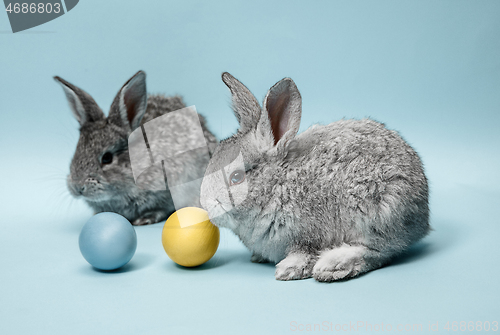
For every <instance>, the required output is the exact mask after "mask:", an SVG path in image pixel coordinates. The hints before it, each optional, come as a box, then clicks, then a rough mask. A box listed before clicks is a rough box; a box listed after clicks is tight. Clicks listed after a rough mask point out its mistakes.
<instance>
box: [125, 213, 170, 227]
mask: <svg viewBox="0 0 500 335" xmlns="http://www.w3.org/2000/svg"><path fill="white" fill-rule="evenodd" d="M167 217H168V215H167V213H165V212H162V211H158V212H148V213H145V214H144V215H142V216H141V217H140V218H137V219H135V220H134V221H132V225H134V226H145V225H150V224H153V223H156V222H160V221H163V220H166V218H167Z"/></svg>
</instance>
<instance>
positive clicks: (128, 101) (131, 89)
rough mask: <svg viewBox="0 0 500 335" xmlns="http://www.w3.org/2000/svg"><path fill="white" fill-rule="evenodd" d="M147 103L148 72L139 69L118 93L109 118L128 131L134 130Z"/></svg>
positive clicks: (138, 124)
mask: <svg viewBox="0 0 500 335" xmlns="http://www.w3.org/2000/svg"><path fill="white" fill-rule="evenodd" d="M147 103H148V94H147V91H146V73H144V72H143V71H139V72H137V73H136V74H135V75H134V76H133V77H132V78H130V79H129V80H128V81H127V82H126V83H125V85H123V87H122V88H121V89H120V91H119V92H118V94H117V95H116V97H115V100H114V101H113V104H112V105H111V110H110V112H109V117H108V119H109V120H110V122H114V123H115V124H117V125H120V126H121V127H125V128H126V129H127V130H128V131H133V130H135V129H136V128H137V127H139V126H140V124H141V120H142V117H143V116H144V113H145V112H146V107H147Z"/></svg>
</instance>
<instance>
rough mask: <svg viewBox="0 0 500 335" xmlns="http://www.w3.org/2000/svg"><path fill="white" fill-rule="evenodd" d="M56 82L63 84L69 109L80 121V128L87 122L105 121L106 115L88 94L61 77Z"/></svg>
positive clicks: (56, 78) (55, 78)
mask: <svg viewBox="0 0 500 335" xmlns="http://www.w3.org/2000/svg"><path fill="white" fill-rule="evenodd" d="M54 80H55V81H57V82H58V83H59V84H61V86H62V88H63V89H64V93H65V94H66V98H67V99H68V102H69V107H70V108H71V111H72V112H73V115H74V116H75V118H76V119H77V120H78V123H80V126H83V125H84V124H85V123H87V122H94V121H97V120H101V119H104V113H103V112H102V110H101V109H100V108H99V106H97V103H96V102H95V101H94V99H92V97H91V96H90V95H89V94H88V93H87V92H85V91H84V90H82V89H80V88H78V87H76V86H75V85H73V84H70V83H68V82H67V81H66V80H64V79H62V78H60V77H57V76H56V77H54Z"/></svg>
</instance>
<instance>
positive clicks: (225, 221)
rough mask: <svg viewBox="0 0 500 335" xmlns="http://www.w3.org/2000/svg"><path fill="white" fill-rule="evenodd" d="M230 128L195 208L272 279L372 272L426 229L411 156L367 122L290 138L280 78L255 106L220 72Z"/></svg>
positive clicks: (293, 131)
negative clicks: (267, 268)
mask: <svg viewBox="0 0 500 335" xmlns="http://www.w3.org/2000/svg"><path fill="white" fill-rule="evenodd" d="M222 80H223V81H224V83H225V84H226V85H227V86H228V88H229V89H230V91H231V94H232V103H233V110H234V114H235V115H236V117H237V119H238V122H239V125H240V127H239V129H238V131H237V133H236V134H235V135H233V136H232V137H230V138H228V139H225V140H223V141H221V143H220V144H219V146H218V147H217V148H216V150H215V152H214V153H213V156H212V158H211V160H210V162H209V165H208V167H207V171H206V173H205V177H204V179H203V183H202V187H201V199H200V200H201V204H202V206H203V207H204V208H205V209H206V210H207V211H208V213H209V217H210V219H211V221H212V222H213V223H214V224H215V225H217V226H219V227H227V228H229V229H231V230H232V231H233V232H234V233H235V234H236V235H237V236H238V237H239V238H240V239H241V241H242V242H243V244H245V246H246V247H248V248H249V249H250V250H251V251H252V253H253V255H252V258H251V260H252V261H253V262H268V261H271V262H274V263H276V272H275V277H276V279H278V280H293V279H305V278H310V277H314V278H315V279H316V280H318V281H322V282H331V281H336V280H342V279H348V278H352V277H356V276H358V275H360V274H362V273H364V272H367V271H370V270H373V269H376V268H379V267H381V266H383V265H385V264H387V263H388V262H390V260H391V259H392V258H393V257H394V256H396V255H398V254H400V253H402V252H403V251H404V250H405V249H407V248H408V246H410V245H411V244H412V243H415V242H416V241H418V240H420V239H421V238H423V237H424V236H426V235H427V234H428V232H429V230H430V226H429V206H428V184H427V179H426V176H425V174H424V170H423V166H422V163H421V161H420V158H419V156H418V155H417V153H416V152H415V151H414V150H413V149H412V148H411V147H410V145H409V144H407V143H406V142H405V141H404V140H403V139H402V138H401V137H400V135H399V134H398V133H397V132H395V131H392V130H388V129H387V128H385V126H384V125H383V124H381V123H378V122H376V121H373V120H371V119H362V120H344V119H343V120H341V121H337V122H334V123H331V124H329V125H315V126H312V127H310V128H309V129H307V130H305V131H304V132H302V133H301V134H299V135H297V131H298V129H299V126H300V118H301V113H302V110H301V104H302V103H301V96H300V93H299V91H298V89H297V87H296V85H295V83H294V82H293V80H292V79H290V78H285V79H283V80H281V81H279V82H278V83H277V84H275V85H274V86H273V87H271V89H270V90H269V91H268V93H267V95H266V97H265V98H264V102H263V106H262V107H261V106H260V104H259V103H258V101H257V100H256V98H255V97H254V96H253V95H252V93H251V92H250V91H249V90H248V89H247V88H246V87H245V86H244V85H243V84H242V83H241V82H239V81H238V80H237V79H236V78H234V77H233V76H231V75H230V74H229V73H224V74H223V75H222Z"/></svg>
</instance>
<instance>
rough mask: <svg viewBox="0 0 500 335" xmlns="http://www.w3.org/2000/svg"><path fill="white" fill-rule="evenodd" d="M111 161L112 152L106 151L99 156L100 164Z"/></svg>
mask: <svg viewBox="0 0 500 335" xmlns="http://www.w3.org/2000/svg"><path fill="white" fill-rule="evenodd" d="M112 161H113V154H112V153H111V152H106V153H105V154H104V155H102V157H101V164H103V165H105V164H111V162H112Z"/></svg>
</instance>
